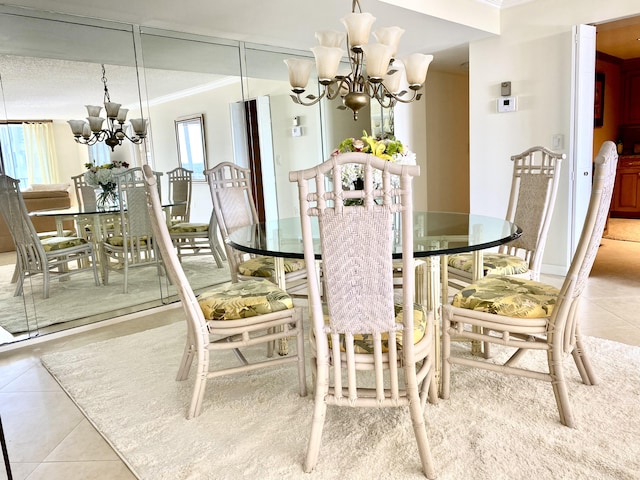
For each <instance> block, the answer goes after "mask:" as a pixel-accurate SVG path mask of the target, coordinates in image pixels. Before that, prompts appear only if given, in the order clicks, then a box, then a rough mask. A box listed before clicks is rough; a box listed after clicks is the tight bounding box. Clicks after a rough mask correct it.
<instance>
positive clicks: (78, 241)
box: [41, 237, 87, 252]
mask: <svg viewBox="0 0 640 480" xmlns="http://www.w3.org/2000/svg"><path fill="white" fill-rule="evenodd" d="M41 243H42V247H43V248H44V251H45V252H54V251H56V250H63V249H65V248H70V247H77V246H78V245H84V244H86V243H87V241H86V240H85V239H84V238H79V237H48V238H43V239H42V240H41Z"/></svg>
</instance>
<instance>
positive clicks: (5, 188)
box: [0, 175, 100, 298]
mask: <svg viewBox="0 0 640 480" xmlns="http://www.w3.org/2000/svg"><path fill="white" fill-rule="evenodd" d="M19 183H20V180H16V179H13V178H11V177H9V176H7V175H0V212H1V213H2V216H3V217H4V220H5V222H6V224H7V225H8V226H9V231H10V233H11V237H12V238H13V242H14V244H15V247H16V255H17V259H16V269H15V273H14V277H15V283H16V289H15V293H14V296H18V295H22V292H23V287H24V280H25V278H26V277H32V276H34V275H39V274H41V275H42V276H43V291H42V296H43V297H44V298H49V290H50V283H51V281H50V279H51V277H53V276H56V277H59V278H64V277H68V276H70V275H74V274H77V273H82V272H86V271H92V272H93V277H94V282H95V284H96V285H97V286H99V285H100V279H99V277H98V270H97V267H96V255H95V250H94V247H93V244H92V243H91V242H88V241H87V240H85V239H84V238H80V237H75V236H63V237H57V236H48V237H47V238H41V237H40V235H38V233H37V232H36V230H35V228H34V226H33V223H32V222H31V217H29V213H28V211H27V207H26V205H25V203H24V199H23V198H22V193H21V192H20V188H19V186H18V185H19ZM12 281H13V280H12Z"/></svg>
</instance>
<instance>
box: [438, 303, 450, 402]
mask: <svg viewBox="0 0 640 480" xmlns="http://www.w3.org/2000/svg"><path fill="white" fill-rule="evenodd" d="M450 328H451V320H450V319H449V316H448V315H443V316H442V362H441V372H440V397H441V398H444V399H445V400H446V399H448V398H449V394H450V382H451V363H450V362H449V358H450V357H451V334H450V333H449V329H450Z"/></svg>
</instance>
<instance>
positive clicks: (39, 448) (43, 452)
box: [0, 389, 84, 462]
mask: <svg viewBox="0 0 640 480" xmlns="http://www.w3.org/2000/svg"><path fill="white" fill-rule="evenodd" d="M0 413H1V414H2V424H3V427H4V432H5V436H6V437H7V439H9V440H8V445H7V448H8V451H9V456H10V458H11V459H12V461H15V462H41V461H43V460H44V459H45V458H46V456H47V455H49V453H51V452H52V451H53V449H54V448H56V446H58V445H59V444H60V442H61V441H62V440H64V439H65V438H66V437H67V436H68V435H69V433H71V431H73V429H74V428H75V427H76V426H78V424H79V423H80V422H81V421H82V420H83V419H84V417H83V415H82V413H80V411H79V410H78V409H77V407H76V406H75V404H74V403H73V402H72V401H71V400H70V399H69V397H68V396H67V395H66V393H64V392H63V391H62V390H61V389H60V390H59V391H58V392H17V393H4V392H0Z"/></svg>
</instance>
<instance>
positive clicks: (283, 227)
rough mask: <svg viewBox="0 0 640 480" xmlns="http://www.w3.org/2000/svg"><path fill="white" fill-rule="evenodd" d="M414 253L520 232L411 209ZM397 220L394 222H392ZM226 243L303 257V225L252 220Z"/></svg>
mask: <svg viewBox="0 0 640 480" xmlns="http://www.w3.org/2000/svg"><path fill="white" fill-rule="evenodd" d="M413 217H414V218H413V223H414V232H413V244H414V252H413V256H414V257H429V256H440V255H451V254H455V253H462V252H472V251H481V250H486V249H488V248H491V247H496V246H499V245H502V244H505V243H508V242H511V241H512V240H515V239H516V238H518V237H519V236H520V235H522V230H521V229H520V228H519V227H518V226H517V225H515V224H514V223H511V222H509V221H506V220H504V219H501V218H496V217H488V216H484V215H476V214H469V213H457V212H437V211H426V212H422V211H417V212H414V213H413ZM311 220H312V232H313V236H314V250H315V256H316V259H318V260H320V259H321V253H320V233H319V228H318V222H317V217H313V218H312V219H311ZM395 225H399V222H394V226H395ZM229 244H230V245H231V246H232V247H233V248H235V249H238V250H241V251H244V252H248V253H254V254H258V255H268V256H273V257H286V258H303V257H304V254H303V247H302V229H301V225H300V218H299V217H290V218H280V219H277V220H269V221H267V222H264V223H258V224H251V225H248V226H245V227H241V228H238V229H237V230H234V231H233V232H231V233H230V235H229ZM393 257H394V258H401V257H402V240H401V239H400V237H399V235H396V236H395V240H394V253H393Z"/></svg>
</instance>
